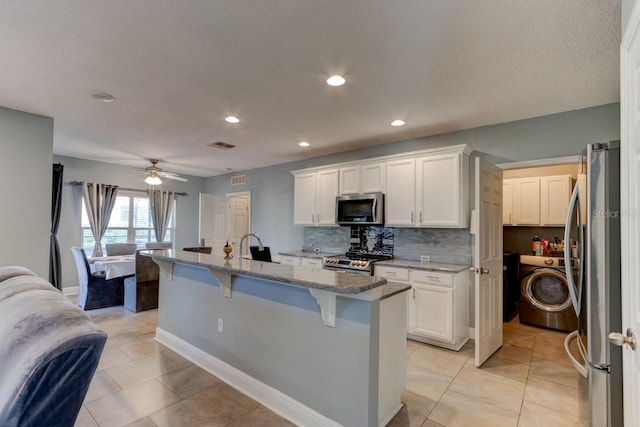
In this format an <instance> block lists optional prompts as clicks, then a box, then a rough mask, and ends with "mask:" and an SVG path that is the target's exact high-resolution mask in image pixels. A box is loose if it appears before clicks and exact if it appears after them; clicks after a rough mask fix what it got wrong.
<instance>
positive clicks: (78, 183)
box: [67, 181, 189, 196]
mask: <svg viewBox="0 0 640 427" xmlns="http://www.w3.org/2000/svg"><path fill="white" fill-rule="evenodd" d="M82 184H83V183H82V181H69V182H67V185H71V186H73V187H78V186H81V185H82ZM118 190H123V191H137V192H139V193H147V192H148V191H147V190H142V189H140V188H127V187H118ZM173 194H175V195H176V196H188V195H189V193H185V192H184V191H183V192H174V193H173Z"/></svg>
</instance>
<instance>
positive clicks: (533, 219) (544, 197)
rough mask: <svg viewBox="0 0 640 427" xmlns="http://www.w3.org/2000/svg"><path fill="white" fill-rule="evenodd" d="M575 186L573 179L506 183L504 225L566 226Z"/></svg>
mask: <svg viewBox="0 0 640 427" xmlns="http://www.w3.org/2000/svg"><path fill="white" fill-rule="evenodd" d="M572 183H573V180H572V178H571V176H570V175H554V176H543V177H529V178H512V179H505V180H503V182H502V190H503V191H502V195H503V203H502V218H503V220H502V221H503V224H504V225H534V226H564V223H565V221H566V219H567V210H568V207H569V200H570V199H571V189H572V188H571V186H572Z"/></svg>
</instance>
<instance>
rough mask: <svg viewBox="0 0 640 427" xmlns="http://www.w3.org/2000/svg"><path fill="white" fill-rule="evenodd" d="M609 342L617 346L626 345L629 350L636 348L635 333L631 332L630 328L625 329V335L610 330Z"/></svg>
mask: <svg viewBox="0 0 640 427" xmlns="http://www.w3.org/2000/svg"><path fill="white" fill-rule="evenodd" d="M609 342H610V343H611V344H613V345H617V346H618V347H622V346H626V345H628V346H629V347H631V350H635V349H636V334H634V333H633V331H632V330H631V328H629V329H627V335H626V336H625V335H622V334H621V333H620V332H611V333H610V334H609Z"/></svg>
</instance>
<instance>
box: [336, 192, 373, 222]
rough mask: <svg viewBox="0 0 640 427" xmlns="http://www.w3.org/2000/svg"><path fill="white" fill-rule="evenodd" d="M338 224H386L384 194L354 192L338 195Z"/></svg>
mask: <svg viewBox="0 0 640 427" xmlns="http://www.w3.org/2000/svg"><path fill="white" fill-rule="evenodd" d="M336 224H338V225H384V194H383V193H369V194H354V195H350V196H338V197H336Z"/></svg>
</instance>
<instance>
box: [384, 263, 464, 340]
mask: <svg viewBox="0 0 640 427" xmlns="http://www.w3.org/2000/svg"><path fill="white" fill-rule="evenodd" d="M375 275H376V276H380V277H384V278H386V279H387V280H389V281H394V282H403V283H407V282H408V283H409V284H411V290H410V291H409V292H408V293H407V302H408V305H407V307H408V310H407V337H408V338H410V339H413V340H416V341H421V342H424V343H427V344H433V345H437V346H440V347H444V348H448V349H450V350H456V351H457V350H460V348H461V347H462V346H463V345H464V343H465V342H467V340H468V339H469V280H470V275H469V272H468V271H462V272H460V273H443V272H439V271H425V270H412V269H405V268H397V267H386V266H376V267H375Z"/></svg>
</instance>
